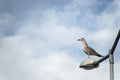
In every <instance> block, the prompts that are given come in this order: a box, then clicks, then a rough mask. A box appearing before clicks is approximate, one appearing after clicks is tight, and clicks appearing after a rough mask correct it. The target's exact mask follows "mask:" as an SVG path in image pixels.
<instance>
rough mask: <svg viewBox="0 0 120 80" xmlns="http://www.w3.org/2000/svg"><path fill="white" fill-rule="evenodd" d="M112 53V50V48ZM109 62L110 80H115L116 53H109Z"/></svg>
mask: <svg viewBox="0 0 120 80" xmlns="http://www.w3.org/2000/svg"><path fill="white" fill-rule="evenodd" d="M110 53H111V50H110ZM109 63H110V80H114V55H113V54H109Z"/></svg>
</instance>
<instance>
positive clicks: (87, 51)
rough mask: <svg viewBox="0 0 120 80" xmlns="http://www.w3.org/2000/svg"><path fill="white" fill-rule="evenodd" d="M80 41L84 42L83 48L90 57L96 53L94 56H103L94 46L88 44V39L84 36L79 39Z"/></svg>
mask: <svg viewBox="0 0 120 80" xmlns="http://www.w3.org/2000/svg"><path fill="white" fill-rule="evenodd" d="M78 41H81V42H82V44H83V45H82V48H83V51H84V52H85V53H86V54H87V55H88V57H89V56H90V55H94V56H98V57H103V56H102V55H101V54H99V53H98V52H96V51H95V50H94V49H93V48H92V47H90V46H88V44H87V42H86V40H85V39H84V38H81V39H78Z"/></svg>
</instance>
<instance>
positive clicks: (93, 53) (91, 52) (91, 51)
mask: <svg viewBox="0 0 120 80" xmlns="http://www.w3.org/2000/svg"><path fill="white" fill-rule="evenodd" d="M86 49H87V51H88V53H89V54H90V55H98V54H97V52H96V51H95V50H94V49H93V48H92V47H90V46H87V48H86Z"/></svg>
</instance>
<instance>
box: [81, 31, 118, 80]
mask: <svg viewBox="0 0 120 80" xmlns="http://www.w3.org/2000/svg"><path fill="white" fill-rule="evenodd" d="M119 38H120V29H119V32H118V34H117V36H116V39H115V41H114V44H113V46H112V48H111V49H110V50H109V53H108V54H107V55H106V56H104V57H103V58H101V59H99V60H98V61H96V60H94V59H90V58H88V59H85V60H84V61H82V63H81V64H80V66H79V67H80V68H84V69H86V70H91V69H94V68H98V66H99V64H100V63H101V62H103V61H104V60H106V59H108V58H109V64H110V80H114V51H115V48H116V46H117V44H118V41H119Z"/></svg>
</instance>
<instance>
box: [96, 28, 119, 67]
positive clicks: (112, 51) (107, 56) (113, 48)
mask: <svg viewBox="0 0 120 80" xmlns="http://www.w3.org/2000/svg"><path fill="white" fill-rule="evenodd" d="M119 39H120V29H119V32H118V34H117V36H116V39H115V41H114V44H113V46H112V48H111V50H110V51H109V53H108V54H107V55H106V56H104V57H103V58H101V59H99V60H98V61H96V62H95V63H94V65H95V66H96V65H98V64H99V63H101V62H102V61H104V60H106V59H107V58H109V54H113V53H114V51H115V48H116V46H117V44H118V41H119Z"/></svg>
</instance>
